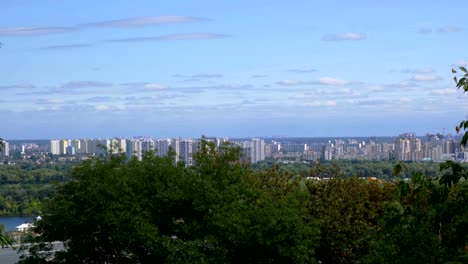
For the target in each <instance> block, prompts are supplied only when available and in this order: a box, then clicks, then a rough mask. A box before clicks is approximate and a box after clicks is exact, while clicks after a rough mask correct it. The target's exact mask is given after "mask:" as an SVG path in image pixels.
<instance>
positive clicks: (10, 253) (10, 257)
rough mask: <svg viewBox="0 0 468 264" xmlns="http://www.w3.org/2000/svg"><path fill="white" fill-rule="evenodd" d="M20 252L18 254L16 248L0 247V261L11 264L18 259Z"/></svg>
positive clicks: (2, 263)
mask: <svg viewBox="0 0 468 264" xmlns="http://www.w3.org/2000/svg"><path fill="white" fill-rule="evenodd" d="M20 255H21V254H18V252H17V250H16V249H12V248H0V263H1V264H10V263H11V264H13V263H16V262H17V261H18V260H19V257H20Z"/></svg>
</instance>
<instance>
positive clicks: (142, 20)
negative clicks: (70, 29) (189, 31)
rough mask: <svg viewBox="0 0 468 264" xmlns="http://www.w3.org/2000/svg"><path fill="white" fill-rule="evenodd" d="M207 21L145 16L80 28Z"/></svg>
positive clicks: (194, 18)
mask: <svg viewBox="0 0 468 264" xmlns="http://www.w3.org/2000/svg"><path fill="white" fill-rule="evenodd" d="M201 21H207V19H205V18H199V17H190V16H145V17H132V18H124V19H117V20H108V21H101V22H95V23H89V24H83V25H80V26H85V27H109V28H129V27H144V26H159V25H165V24H178V23H193V22H201Z"/></svg>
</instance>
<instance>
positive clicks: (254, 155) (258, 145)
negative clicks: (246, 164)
mask: <svg viewBox="0 0 468 264" xmlns="http://www.w3.org/2000/svg"><path fill="white" fill-rule="evenodd" d="M250 150H251V156H250V158H251V162H252V163H257V162H259V161H261V160H264V159H265V141H264V140H263V139H259V138H254V139H252V142H251V149H250Z"/></svg>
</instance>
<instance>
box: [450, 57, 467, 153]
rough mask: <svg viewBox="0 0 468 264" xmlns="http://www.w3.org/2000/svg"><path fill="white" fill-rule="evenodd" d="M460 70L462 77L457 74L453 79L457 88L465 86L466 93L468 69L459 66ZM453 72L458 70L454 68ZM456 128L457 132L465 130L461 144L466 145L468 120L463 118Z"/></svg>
mask: <svg viewBox="0 0 468 264" xmlns="http://www.w3.org/2000/svg"><path fill="white" fill-rule="evenodd" d="M458 68H459V69H460V71H462V74H463V75H462V76H461V78H460V79H458V78H457V76H454V77H453V80H454V81H455V83H456V85H457V89H460V88H463V92H464V93H466V92H468V71H467V69H466V68H465V67H462V66H460V67H458ZM452 73H453V74H457V71H456V70H454V69H452ZM455 130H456V131H457V133H460V131H461V130H463V131H465V134H464V135H463V138H462V140H461V143H460V144H461V145H462V146H466V144H467V143H468V120H463V121H461V122H460V125H458V126H456V127H455Z"/></svg>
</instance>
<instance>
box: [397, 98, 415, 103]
mask: <svg viewBox="0 0 468 264" xmlns="http://www.w3.org/2000/svg"><path fill="white" fill-rule="evenodd" d="M412 101H413V100H412V99H411V98H408V97H400V103H410V102H412Z"/></svg>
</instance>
